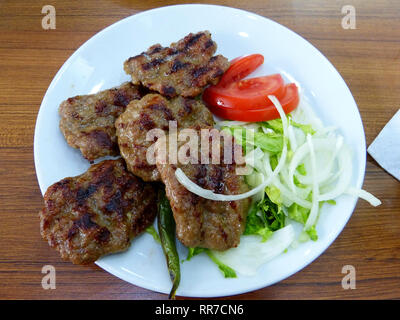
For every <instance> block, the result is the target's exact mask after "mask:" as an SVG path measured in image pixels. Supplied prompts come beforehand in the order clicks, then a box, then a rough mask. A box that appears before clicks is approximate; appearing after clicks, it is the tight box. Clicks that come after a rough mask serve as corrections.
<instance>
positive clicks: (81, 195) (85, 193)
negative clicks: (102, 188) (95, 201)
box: [76, 184, 97, 206]
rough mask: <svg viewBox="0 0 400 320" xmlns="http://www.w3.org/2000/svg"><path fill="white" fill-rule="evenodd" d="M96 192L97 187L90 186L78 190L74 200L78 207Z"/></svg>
mask: <svg viewBox="0 0 400 320" xmlns="http://www.w3.org/2000/svg"><path fill="white" fill-rule="evenodd" d="M96 190H97V185H93V184H92V185H90V186H89V187H88V188H87V189H83V188H79V189H78V191H77V193H76V200H77V201H78V204H79V205H80V206H82V205H84V203H85V202H86V200H87V198H89V197H90V196H91V195H92V194H93V193H95V192H96Z"/></svg>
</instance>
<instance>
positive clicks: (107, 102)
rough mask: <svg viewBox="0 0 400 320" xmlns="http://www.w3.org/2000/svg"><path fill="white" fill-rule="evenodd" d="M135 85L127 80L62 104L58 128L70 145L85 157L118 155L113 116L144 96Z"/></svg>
mask: <svg viewBox="0 0 400 320" xmlns="http://www.w3.org/2000/svg"><path fill="white" fill-rule="evenodd" d="M141 91H142V90H140V89H139V87H138V86H136V85H133V84H131V83H130V82H126V83H124V84H122V85H121V86H119V87H115V88H112V89H108V90H104V91H101V92H99V93H96V94H91V95H84V96H76V97H72V98H69V99H67V100H65V101H64V102H62V103H61V105H60V108H59V114H60V116H61V121H60V129H61V131H62V133H63V135H64V137H65V139H66V140H67V142H68V144H69V145H70V146H71V147H74V148H79V149H80V150H81V152H82V154H83V156H84V157H85V158H86V159H87V160H90V161H92V160H94V159H97V158H100V157H103V156H115V155H118V154H119V150H118V144H117V139H116V137H115V127H114V122H115V119H116V118H117V117H118V116H119V115H120V114H121V113H122V112H123V111H124V110H125V107H126V106H127V105H128V103H129V102H130V101H132V100H134V99H140V98H141V97H142V96H143V93H142V92H141Z"/></svg>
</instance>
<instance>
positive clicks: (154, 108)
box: [149, 104, 175, 121]
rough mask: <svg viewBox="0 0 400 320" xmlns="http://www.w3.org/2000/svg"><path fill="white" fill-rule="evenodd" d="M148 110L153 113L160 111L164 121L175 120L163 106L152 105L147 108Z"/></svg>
mask: <svg viewBox="0 0 400 320" xmlns="http://www.w3.org/2000/svg"><path fill="white" fill-rule="evenodd" d="M149 109H150V110H153V111H155V110H158V111H162V112H163V113H164V115H165V119H166V120H168V121H173V120H175V117H174V116H173V114H172V112H171V110H170V109H169V108H167V107H166V106H165V105H163V104H152V105H150V106H149Z"/></svg>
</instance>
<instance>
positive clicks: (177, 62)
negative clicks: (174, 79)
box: [170, 59, 190, 74]
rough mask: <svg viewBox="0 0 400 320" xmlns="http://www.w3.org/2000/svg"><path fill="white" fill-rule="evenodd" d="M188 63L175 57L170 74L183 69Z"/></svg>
mask: <svg viewBox="0 0 400 320" xmlns="http://www.w3.org/2000/svg"><path fill="white" fill-rule="evenodd" d="M189 65H190V63H187V62H185V63H183V62H181V61H180V60H178V59H176V60H174V63H173V64H172V67H171V71H170V74H171V73H175V72H177V71H179V70H181V69H185V68H187V67H188V66H189Z"/></svg>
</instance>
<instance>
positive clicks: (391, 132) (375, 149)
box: [368, 109, 400, 180]
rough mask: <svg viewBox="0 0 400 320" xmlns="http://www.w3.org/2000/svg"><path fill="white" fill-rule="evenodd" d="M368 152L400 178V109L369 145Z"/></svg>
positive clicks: (383, 166) (384, 167) (388, 170)
mask: <svg viewBox="0 0 400 320" xmlns="http://www.w3.org/2000/svg"><path fill="white" fill-rule="evenodd" d="M368 153H369V154H370V155H371V156H372V158H374V159H375V160H376V162H378V163H379V164H380V165H381V167H382V168H383V169H385V170H386V171H387V172H389V173H390V174H391V175H392V176H394V177H395V178H396V179H397V180H400V109H399V110H398V111H397V112H396V114H395V115H394V116H393V118H392V119H390V121H389V122H388V123H387V124H386V126H385V127H384V128H383V129H382V131H381V132H380V133H379V135H378V136H377V137H376V138H375V140H374V141H373V142H372V143H371V145H370V146H369V147H368Z"/></svg>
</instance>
